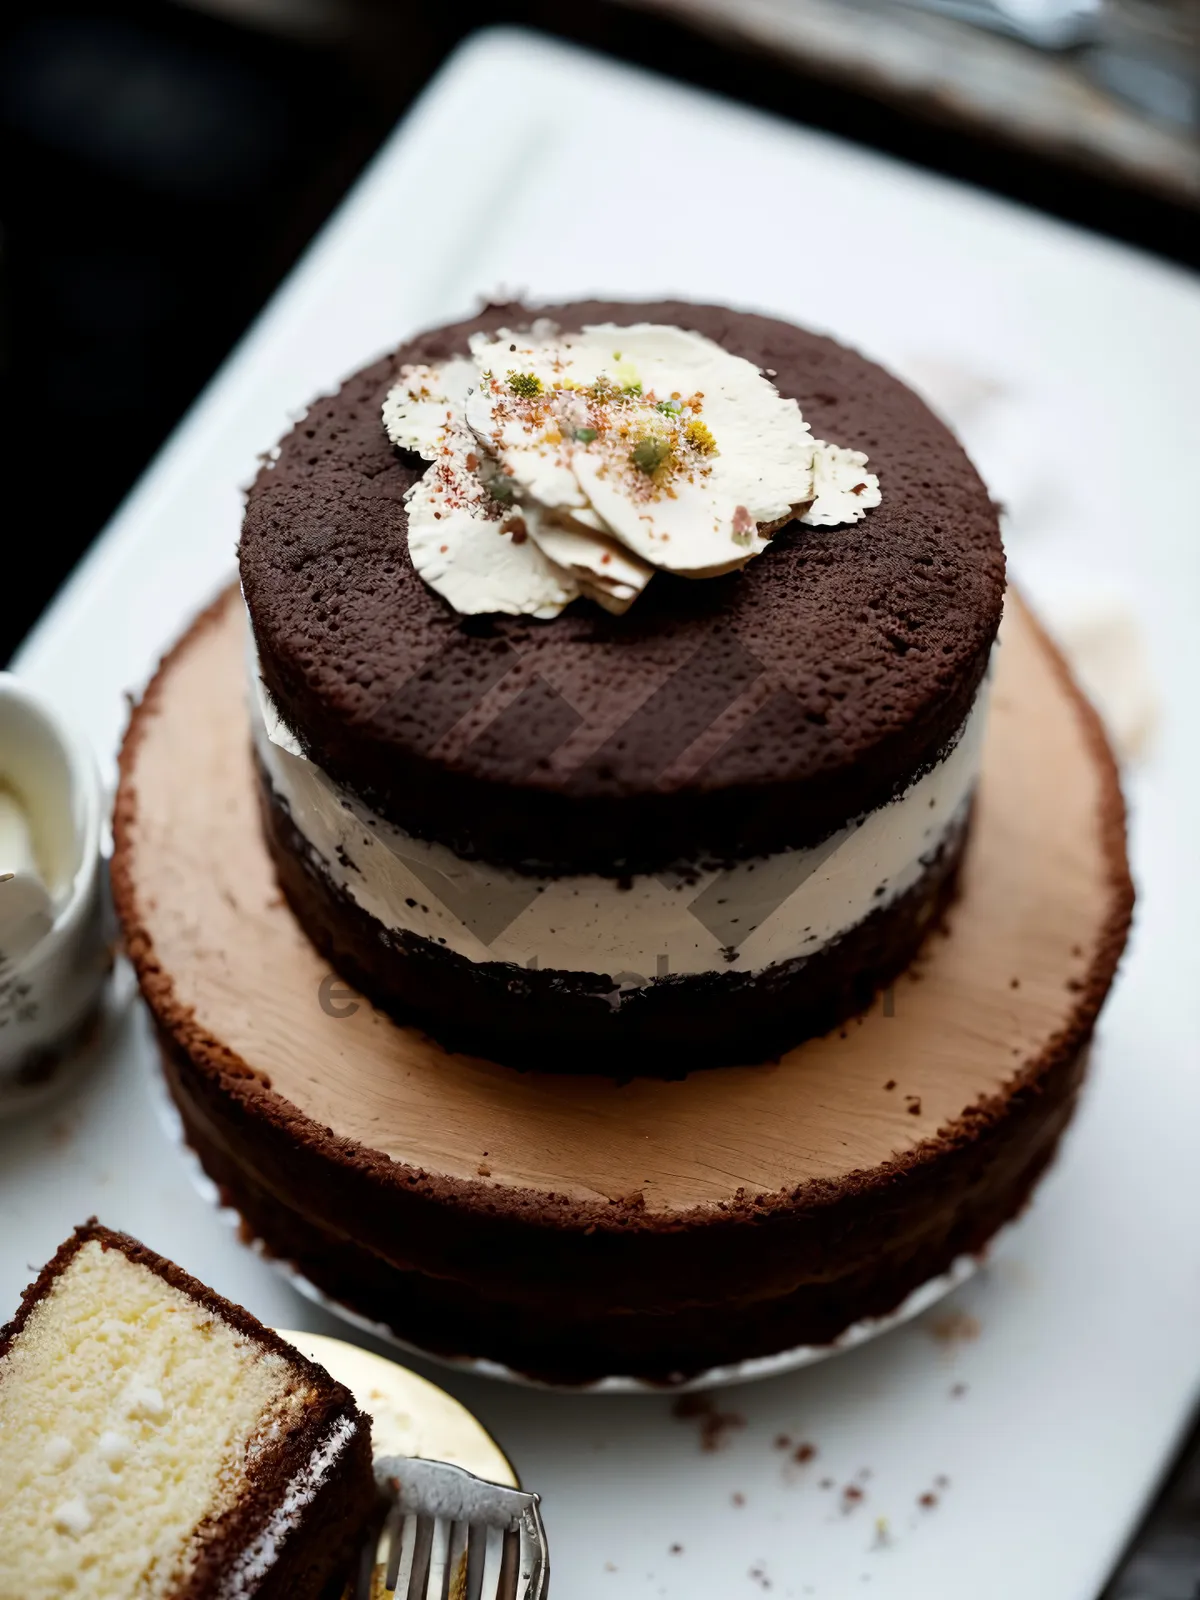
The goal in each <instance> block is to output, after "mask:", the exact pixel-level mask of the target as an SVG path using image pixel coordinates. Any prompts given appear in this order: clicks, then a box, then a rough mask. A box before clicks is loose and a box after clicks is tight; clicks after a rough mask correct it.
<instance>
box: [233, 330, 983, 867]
mask: <svg viewBox="0 0 1200 1600" xmlns="http://www.w3.org/2000/svg"><path fill="white" fill-rule="evenodd" d="M535 314H542V315H549V316H550V317H552V318H553V319H554V320H555V321H556V322H558V323H559V324H560V325H561V326H562V327H564V328H566V329H577V328H579V327H581V326H583V325H584V324H590V323H596V322H606V321H611V322H615V323H618V324H630V323H634V322H638V321H647V322H659V323H673V324H676V325H678V326H680V327H683V328H685V329H690V330H693V331H696V332H699V333H702V334H704V335H706V336H708V337H709V338H711V339H713V340H715V341H716V342H717V343H719V344H721V345H723V346H725V347H726V348H727V349H729V350H730V351H732V352H734V353H735V354H737V355H740V356H744V357H746V358H747V359H749V360H751V361H753V362H754V363H755V364H756V365H758V366H760V367H762V368H764V369H767V370H768V371H769V372H770V373H771V374H772V375H773V381H774V382H775V384H776V386H777V387H778V389H779V391H780V393H781V394H783V395H784V396H785V397H790V398H794V399H796V400H797V401H798V402H799V404H800V407H801V410H802V411H803V414H804V416H805V418H806V419H807V420H808V421H809V422H810V423H811V426H812V429H813V432H814V434H815V435H816V436H818V437H820V438H827V439H830V440H833V441H835V442H836V443H838V444H841V445H844V446H848V447H854V448H858V449H862V450H865V451H866V452H867V453H868V455H869V457H870V465H871V468H872V470H873V471H875V472H876V473H877V474H878V475H879V478H880V483H881V486H882V491H883V501H882V504H881V505H879V506H878V507H876V508H875V509H874V510H872V511H870V512H869V513H868V514H867V516H866V517H865V518H864V520H863V521H861V522H859V523H857V524H854V525H851V526H844V527H838V528H809V527H802V526H799V525H792V526H791V527H789V528H787V529H786V530H784V531H783V532H781V533H779V534H777V535H776V536H775V538H774V540H773V541H772V546H771V548H770V549H769V550H768V551H767V552H766V553H765V554H764V555H762V556H760V557H759V558H758V559H757V560H755V561H752V562H751V563H749V565H748V566H747V567H746V568H745V569H744V570H743V571H742V572H740V573H736V574H733V575H731V576H727V577H724V578H712V579H705V580H700V581H696V580H688V579H684V578H675V577H671V576H669V575H665V574H660V575H659V576H657V577H656V578H655V580H654V582H653V583H652V584H651V585H650V587H649V588H648V589H647V591H646V593H645V595H644V596H643V597H642V598H641V599H640V600H639V601H638V603H637V604H636V605H635V606H634V607H633V608H632V610H631V611H629V612H628V613H627V614H626V615H624V616H622V617H614V616H610V615H609V614H608V613H606V612H604V611H602V610H600V609H599V608H598V607H596V606H594V605H592V604H591V603H580V602H577V603H576V604H574V605H572V606H570V607H569V608H568V609H567V611H566V612H564V613H563V615H562V616H560V617H558V618H556V619H555V620H554V621H553V622H549V623H547V622H539V621H536V620H533V619H530V618H513V617H460V616H459V615H458V614H457V613H455V612H454V611H453V610H452V609H451V608H450V607H449V606H448V605H447V604H446V603H445V602H444V601H443V600H442V599H441V598H440V597H439V596H438V595H437V594H436V593H434V592H433V591H432V590H431V589H430V588H428V587H427V586H426V584H425V583H424V582H423V581H422V580H421V579H420V578H419V577H418V576H417V574H416V572H415V570H414V569H413V567H412V564H411V562H410V560H409V557H408V552H407V546H406V535H405V528H406V524H405V511H404V504H403V497H404V494H405V491H406V490H407V489H408V488H409V487H410V486H411V485H412V484H413V483H414V482H415V481H416V480H417V479H418V478H419V477H420V476H421V474H422V472H423V471H424V463H423V462H421V461H420V460H418V458H416V457H415V456H410V455H407V454H406V453H404V452H402V451H399V450H397V449H395V448H394V447H393V446H392V445H391V444H390V443H389V441H388V439H387V436H386V434H385V433H384V430H383V427H382V424H381V421H380V408H381V405H382V402H383V399H384V396H385V394H386V393H387V391H388V389H389V387H390V386H391V384H392V382H393V381H394V378H395V376H396V374H397V372H398V370H399V368H400V366H401V365H402V364H403V363H405V362H416V361H435V360H438V359H440V358H443V357H445V356H448V355H450V354H454V353H465V351H466V348H467V337H468V335H469V333H470V332H471V331H473V330H475V329H496V328H499V327H502V326H505V325H514V324H517V325H519V324H524V325H528V323H529V321H530V320H531V318H532V317H533V316H534V315H535ZM240 561H241V577H242V584H243V589H244V593H245V598H246V602H247V605H248V607H249V610H250V615H251V619H252V622H253V626H254V632H255V637H256V640H257V644H258V649H259V655H260V660H261V667H262V674H263V678H264V681H265V683H266V685H267V687H268V689H269V690H270V692H271V694H272V696H273V697H274V699H275V701H276V703H277V705H278V707H279V710H280V712H281V713H282V716H283V718H284V721H285V722H286V723H287V724H288V725H289V727H290V728H291V729H292V730H293V732H294V733H295V734H296V736H297V737H298V738H299V739H300V741H301V743H302V745H304V747H305V749H306V752H307V754H308V755H309V756H310V758H311V759H312V760H313V761H315V762H316V763H317V764H318V765H319V766H320V767H322V768H323V769H324V770H325V771H326V772H328V773H329V774H330V775H331V776H332V777H334V778H335V779H337V780H338V781H339V782H340V783H342V784H344V785H346V786H347V787H348V788H350V789H351V790H353V791H354V792H355V793H357V794H358V795H359V796H360V797H362V798H363V799H364V800H365V801H367V802H368V803H369V804H370V805H371V806H373V807H374V808H375V809H376V810H377V811H379V812H380V814H381V815H383V816H384V817H386V818H388V819H389V820H391V821H393V822H395V823H396V824H397V825H399V826H401V827H403V828H405V829H406V830H408V831H409V832H410V833H413V834H415V835H417V836H418V837H422V838H429V839H435V840H438V841H440V842H442V843H445V844H447V845H448V846H450V847H451V848H452V849H454V850H455V851H456V852H457V853H458V854H460V855H462V856H465V857H481V858H484V859H487V860H491V861H493V862H498V863H501V864H508V865H513V866H516V867H518V868H520V867H531V868H532V867H540V868H541V869H542V870H548V871H552V872H583V871H594V872H598V873H604V874H611V875H617V876H619V875H622V874H625V873H629V872H633V871H653V870H657V869H659V868H662V867H664V866H666V865H668V864H670V863H673V862H677V861H681V860H704V859H710V860H722V861H724V860H732V859H741V858H745V857H748V856H754V855H757V854H760V853H764V852H767V851H773V850H780V849H787V848H800V847H804V846H807V845H810V844H813V843H815V842H817V841H818V840H820V839H822V838H824V837H825V836H826V835H828V834H829V833H831V832H832V831H833V830H834V829H835V828H837V827H839V826H841V825H842V824H843V823H844V822H845V821H846V820H847V819H848V818H851V817H854V816H858V815H861V814H863V813H865V812H867V811H870V810H872V809H873V808H874V807H876V806H878V805H880V804H882V803H884V802H885V801H887V800H889V799H891V798H892V797H894V796H895V795H897V794H899V793H902V792H903V790H904V789H905V788H907V787H908V785H909V784H910V782H911V781H912V779H913V778H914V777H915V776H916V775H917V774H918V773H919V772H921V771H922V770H924V769H925V768H927V767H928V766H930V765H932V764H933V762H934V761H935V760H936V759H937V757H938V755H939V754H940V753H941V752H942V751H943V750H944V749H945V747H946V746H947V745H948V743H949V742H950V741H951V740H952V739H953V737H954V736H955V734H956V733H957V731H958V730H959V728H960V727H961V725H962V724H963V722H964V720H965V718H966V716H967V713H968V712H969V710H970V708H971V705H972V702H973V700H974V697H975V693H976V690H977V689H978V687H979V684H980V682H981V680H982V677H983V674H984V672H985V670H986V667H987V662H988V656H989V652H990V650H991V646H992V643H993V640H994V638H995V635H996V629H997V626H998V623H999V619H1000V611H1001V604H1002V598H1003V589H1004V557H1003V553H1002V549H1001V543H1000V533H999V527H998V522H997V517H996V511H995V508H994V506H993V505H992V503H991V502H990V500H989V498H988V495H987V492H986V490H985V489H984V486H983V484H982V483H981V482H980V479H979V477H978V475H977V473H976V472H975V470H974V468H973V467H972V466H971V463H970V462H969V461H968V459H967V457H966V455H965V454H964V452H963V450H962V448H961V446H960V445H959V444H958V443H957V441H956V440H955V439H954V437H953V436H952V435H951V434H950V432H949V431H948V430H947V429H946V428H945V427H944V426H943V425H942V424H941V423H940V422H939V421H938V420H937V419H936V418H935V417H934V416H933V415H932V413H931V412H930V411H929V410H928V409H927V407H926V406H925V405H924V404H923V402H922V401H921V400H919V399H918V398H917V396H916V395H915V394H913V393H912V391H911V390H909V389H908V388H906V387H905V386H904V385H903V384H902V383H900V382H899V381H898V380H897V379H895V378H893V377H891V376H890V375H889V374H888V373H886V372H884V371H883V370H882V369H881V368H880V367H878V366H876V365H874V364H873V363H872V362H870V361H867V360H865V359H864V358H863V357H862V356H860V355H858V354H856V353H855V352H854V351H851V350H848V349H846V348H844V347H843V346H841V345H839V344H836V343H835V342H833V341H832V340H830V339H827V338H823V337H821V336H820V335H817V334H813V333H808V332H805V331H803V330H801V329H799V328H796V327H793V326H791V325H790V324H788V323H784V322H779V321H775V320H772V319H770V318H765V317H760V316H755V315H750V314H747V313H739V312H734V311H729V310H726V309H723V308H720V307H714V306H698V305H690V304H685V303H680V302H665V303H655V304H625V303H611V302H586V303H580V304H575V305H570V306H560V307H549V308H542V309H541V311H540V312H539V313H535V312H533V311H531V310H529V309H527V308H524V307H522V306H519V305H505V306H492V307H489V308H488V309H487V310H485V311H483V312H481V313H480V314H479V315H478V316H476V317H474V318H472V319H471V320H470V321H468V322H464V323H462V324H459V325H457V326H455V327H452V328H447V329H441V330H437V331H434V332H430V333H426V334H424V335H421V336H420V337H418V338H417V339H414V340H413V341H412V342H410V343H409V344H408V345H406V346H405V347H404V348H403V349H401V350H399V351H397V352H396V353H395V354H394V355H393V356H389V357H387V358H385V359H384V360H382V361H378V362H376V363H375V364H374V365H372V366H371V367H368V368H367V369H365V370H364V371H363V372H360V373H358V374H356V375H355V376H354V377H352V378H351V379H349V380H348V381H347V383H346V384H345V385H344V386H343V388H342V389H341V390H340V391H339V392H338V393H337V394H336V395H334V396H333V397H331V398H329V399H326V400H321V401H318V402H316V403H315V404H314V405H313V406H312V407H311V409H310V411H309V413H308V415H307V416H306V417H305V419H304V420H303V421H301V422H300V423H298V424H297V426H296V427H295V428H294V429H293V431H292V432H291V433H290V434H289V435H288V436H287V437H286V438H285V440H284V441H283V444H282V447H281V451H280V454H279V458H278V460H277V461H275V462H274V463H273V464H272V465H270V466H268V467H264V469H263V470H262V472H261V473H260V474H259V477H258V479H257V481H256V482H255V484H254V486H253V488H252V490H251V492H250V496H249V501H248V504H247V508H246V517H245V523H244V527H243V532H242V543H241V554H240ZM506 683H507V685H509V686H518V692H517V693H516V695H515V698H513V699H506V698H505V696H506V695H507V694H508V688H507V687H505V684H506ZM493 691H496V692H495V693H493ZM497 694H498V695H499V696H500V701H498V700H497ZM743 696H748V699H746V700H742V701H741V703H742V706H743V710H744V715H742V716H740V717H739V714H738V712H737V711H736V709H735V707H736V704H737V703H738V702H739V699H740V697H743ZM751 702H752V703H751ZM746 707H749V709H746ZM731 718H732V722H731V720H730V719H731ZM568 737H569V738H570V741H571V744H570V748H571V750H572V751H573V752H574V754H573V755H572V756H571V757H570V759H567V758H565V757H564V756H563V753H562V752H563V750H564V749H565V748H566V741H567V740H568ZM685 752H687V763H686V769H685V768H682V767H680V766H678V764H677V763H678V762H679V758H680V757H682V756H683V755H684V753H685Z"/></svg>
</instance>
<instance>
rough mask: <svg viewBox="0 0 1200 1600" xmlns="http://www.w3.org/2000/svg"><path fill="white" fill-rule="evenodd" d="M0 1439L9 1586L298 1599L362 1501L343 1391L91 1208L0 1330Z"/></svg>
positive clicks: (336, 1564) (358, 1435) (343, 1549)
mask: <svg viewBox="0 0 1200 1600" xmlns="http://www.w3.org/2000/svg"><path fill="white" fill-rule="evenodd" d="M0 1439H3V1441H4V1443H3V1448H2V1449H0V1593H3V1594H5V1595H11V1596H14V1597H15V1596H17V1595H18V1594H19V1595H20V1596H21V1600H51V1597H56V1596H59V1595H64V1594H68V1593H69V1594H72V1595H78V1596H79V1597H80V1600H116V1597H118V1596H126V1595H133V1594H137V1595H145V1596H146V1597H147V1600H156V1597H162V1600H168V1597H169V1600H218V1597H229V1596H235V1595H236V1596H251V1595H253V1596H255V1597H257V1600H274V1597H276V1596H278V1597H279V1600H317V1597H318V1596H321V1595H324V1594H326V1592H327V1586H328V1585H330V1584H333V1585H337V1584H338V1582H339V1580H340V1579H341V1577H342V1576H343V1574H344V1573H345V1571H346V1569H347V1567H348V1565H349V1563H350V1561H351V1559H352V1557H353V1555H354V1549H355V1545H356V1543H357V1540H358V1536H359V1533H360V1530H361V1529H362V1528H363V1526H364V1524H365V1522H366V1519H367V1518H368V1517H369V1516H370V1515H371V1513H372V1511H373V1507H374V1504H375V1489H374V1479H373V1476H372V1470H371V1439H370V1424H369V1422H368V1421H367V1420H366V1419H365V1418H364V1417H363V1416H362V1414H361V1413H360V1412H359V1410H358V1408H357V1407H356V1405H355V1404H354V1401H353V1399H352V1397H351V1395H350V1392H349V1390H347V1389H346V1388H345V1387H344V1386H343V1385H341V1384H338V1383H335V1382H334V1381H333V1379H332V1378H330V1377H329V1375H328V1373H326V1372H325V1371H324V1370H323V1369H322V1368H321V1367H319V1366H317V1365H316V1364H315V1363H314V1362H312V1361H309V1360H307V1359H306V1358H305V1357H304V1356H302V1355H301V1354H300V1353H299V1351H297V1350H294V1349H293V1348H292V1347H291V1346H290V1345H288V1344H285V1343H284V1341H283V1340H282V1339H280V1338H279V1337H278V1336H277V1335H276V1334H274V1333H272V1332H271V1331H270V1329H268V1328H264V1327H262V1326H261V1325H260V1324H259V1323H257V1322H256V1321H255V1320H254V1318H253V1317H252V1316H250V1314H249V1313H248V1312H246V1311H243V1310H242V1309H241V1307H240V1306H235V1305H231V1304H230V1303H229V1302H228V1301H226V1300H222V1299H221V1298H220V1296H218V1295H216V1294H214V1293H213V1292H212V1290H210V1289H206V1288H205V1287H204V1285H203V1284H201V1283H198V1282H197V1281H196V1280H195V1279H194V1278H190V1277H189V1276H188V1275H187V1274H186V1273H184V1272H181V1271H180V1270H179V1268H178V1267H176V1266H174V1265H172V1263H171V1262H169V1261H165V1260H163V1258H162V1257H161V1256H157V1255H155V1254H154V1253H153V1252H152V1251H150V1250H147V1249H146V1248H145V1246H144V1245H141V1244H139V1243H138V1242H137V1241H136V1240H135V1239H131V1238H129V1237H128V1236H127V1235H125V1234H120V1233H113V1232H111V1231H110V1230H109V1229H108V1228H103V1227H100V1226H99V1225H98V1224H97V1223H96V1222H94V1221H93V1222H90V1223H88V1224H87V1225H86V1226H85V1227H82V1228H80V1229H78V1230H77V1231H76V1232H75V1233H74V1234H73V1235H72V1237H71V1238H70V1239H68V1240H67V1242H66V1243H65V1244H64V1245H63V1246H62V1248H61V1249H60V1250H59V1251H58V1253H57V1255H56V1256H55V1257H54V1259H53V1260H52V1261H51V1262H50V1263H49V1265H48V1266H47V1267H46V1268H45V1269H44V1271H43V1272H42V1273H41V1275H40V1277H39V1278H38V1279H37V1281H36V1282H35V1283H34V1284H32V1286H31V1287H30V1288H29V1289H28V1290H27V1291H26V1293H25V1296H24V1299H23V1300H22V1302H21V1306H20V1309H19V1310H18V1312H17V1314H16V1317H15V1319H14V1320H13V1321H12V1322H11V1323H9V1325H8V1326H7V1327H6V1328H5V1329H3V1331H0ZM335 1592H336V1590H335Z"/></svg>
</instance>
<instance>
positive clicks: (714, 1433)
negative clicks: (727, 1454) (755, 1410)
mask: <svg viewBox="0 0 1200 1600" xmlns="http://www.w3.org/2000/svg"><path fill="white" fill-rule="evenodd" d="M671 1410H672V1413H673V1414H674V1415H675V1416H676V1417H678V1418H680V1420H681V1421H696V1422H699V1424H700V1448H701V1450H705V1451H713V1450H723V1449H724V1448H725V1446H726V1444H728V1442H729V1435H730V1433H732V1432H733V1431H734V1430H735V1429H737V1428H744V1427H745V1426H746V1419H745V1417H743V1416H742V1415H741V1413H740V1412H738V1411H719V1410H718V1409H717V1406H716V1403H715V1402H714V1401H713V1400H712V1399H711V1397H710V1396H708V1395H706V1394H683V1395H680V1397H679V1399H678V1400H676V1402H675V1404H674V1405H673V1406H672V1407H671Z"/></svg>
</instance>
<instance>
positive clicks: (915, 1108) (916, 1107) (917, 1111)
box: [904, 1095, 921, 1117]
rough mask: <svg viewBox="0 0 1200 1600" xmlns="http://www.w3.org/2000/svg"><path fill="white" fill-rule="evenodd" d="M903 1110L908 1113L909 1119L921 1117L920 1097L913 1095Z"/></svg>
mask: <svg viewBox="0 0 1200 1600" xmlns="http://www.w3.org/2000/svg"><path fill="white" fill-rule="evenodd" d="M904 1109H905V1110H906V1111H907V1112H908V1114H909V1116H910V1117H919V1116H920V1115H921V1097H920V1095H913V1097H912V1098H911V1099H910V1100H909V1102H908V1104H907V1105H906V1106H905V1108H904Z"/></svg>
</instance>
